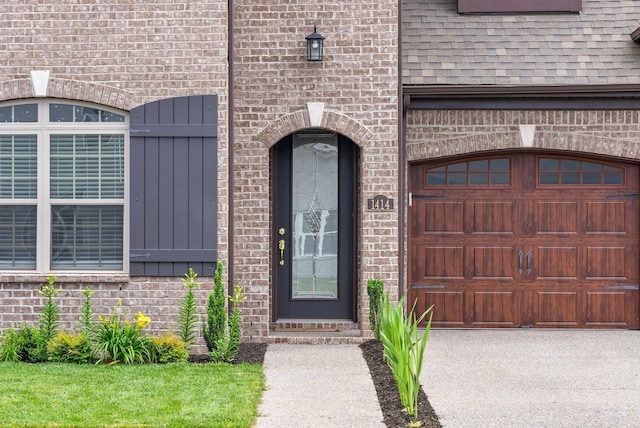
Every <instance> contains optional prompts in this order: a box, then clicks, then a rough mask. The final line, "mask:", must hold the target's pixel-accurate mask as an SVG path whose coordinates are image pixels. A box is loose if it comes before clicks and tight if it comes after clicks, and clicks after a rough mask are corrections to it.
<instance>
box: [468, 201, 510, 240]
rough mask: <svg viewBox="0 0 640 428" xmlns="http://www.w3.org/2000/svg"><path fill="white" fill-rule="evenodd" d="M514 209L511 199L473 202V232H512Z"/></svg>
mask: <svg viewBox="0 0 640 428" xmlns="http://www.w3.org/2000/svg"><path fill="white" fill-rule="evenodd" d="M515 217H516V209H515V204H514V203H513V202H512V201H501V202H500V201H477V202H474V203H473V233H477V234H481V233H506V234H513V232H514V224H515V223H516V218H515Z"/></svg>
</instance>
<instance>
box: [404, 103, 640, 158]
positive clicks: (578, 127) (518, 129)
mask: <svg viewBox="0 0 640 428" xmlns="http://www.w3.org/2000/svg"><path fill="white" fill-rule="evenodd" d="M405 141H406V150H407V160H408V161H419V160H427V159H434V158H439V157H445V156H459V155H465V154H471V153H480V152H488V151H494V150H505V149H519V148H523V149H545V150H563V151H568V152H576V153H585V154H597V155H603V156H613V157H617V158H623V159H630V160H632V159H640V147H639V146H638V141H640V111H637V110H585V111H575V110H540V111H525V110H418V109H415V110H413V109H412V110H409V111H408V112H407V122H406V140H405Z"/></svg>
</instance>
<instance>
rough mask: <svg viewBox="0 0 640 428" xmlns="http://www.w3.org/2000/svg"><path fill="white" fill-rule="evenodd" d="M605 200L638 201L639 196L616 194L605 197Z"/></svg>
mask: <svg viewBox="0 0 640 428" xmlns="http://www.w3.org/2000/svg"><path fill="white" fill-rule="evenodd" d="M605 198H606V199H638V198H640V194H638V193H618V194H613V195H607V196H605Z"/></svg>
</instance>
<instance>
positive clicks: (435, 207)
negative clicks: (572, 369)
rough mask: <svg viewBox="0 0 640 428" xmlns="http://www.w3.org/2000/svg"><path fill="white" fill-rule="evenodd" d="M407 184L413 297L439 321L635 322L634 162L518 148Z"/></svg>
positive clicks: (428, 168)
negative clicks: (610, 160) (527, 150)
mask: <svg viewBox="0 0 640 428" xmlns="http://www.w3.org/2000/svg"><path fill="white" fill-rule="evenodd" d="M409 186H410V192H411V195H410V199H411V203H410V208H409V301H410V302H413V301H415V300H416V299H417V302H418V303H417V308H418V309H419V310H423V309H425V308H427V307H429V306H430V305H431V304H434V305H435V308H434V318H433V326H434V327H529V326H532V327H574V328H586V327H589V328H591V327H597V328H638V326H639V322H638V306H639V300H640V299H639V292H638V276H639V275H638V271H639V269H638V237H639V225H638V221H639V219H638V202H639V199H638V167H637V166H635V165H628V164H616V163H610V162H604V161H602V160H594V159H583V158H572V157H560V156H555V155H538V154H524V153H519V154H512V155H503V156H494V157H490V158H473V159H468V160H456V161H450V162H448V163H440V164H434V163H429V164H420V165H414V166H412V167H411V169H410V184H409Z"/></svg>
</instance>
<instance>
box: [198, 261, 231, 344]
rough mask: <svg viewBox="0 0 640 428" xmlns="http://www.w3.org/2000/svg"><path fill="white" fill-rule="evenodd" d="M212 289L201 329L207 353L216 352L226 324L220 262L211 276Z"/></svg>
mask: <svg viewBox="0 0 640 428" xmlns="http://www.w3.org/2000/svg"><path fill="white" fill-rule="evenodd" d="M213 281H214V284H215V285H214V288H213V291H212V292H211V293H209V301H208V303H207V322H206V324H205V326H204V329H203V332H202V333H203V336H204V341H205V342H206V343H207V348H208V349H209V352H213V351H215V350H216V344H217V343H218V341H219V340H220V338H221V337H222V336H223V335H224V332H225V329H226V324H227V309H226V298H225V290H224V283H223V282H222V262H221V261H218V263H217V265H216V270H215V273H214V276H213Z"/></svg>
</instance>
